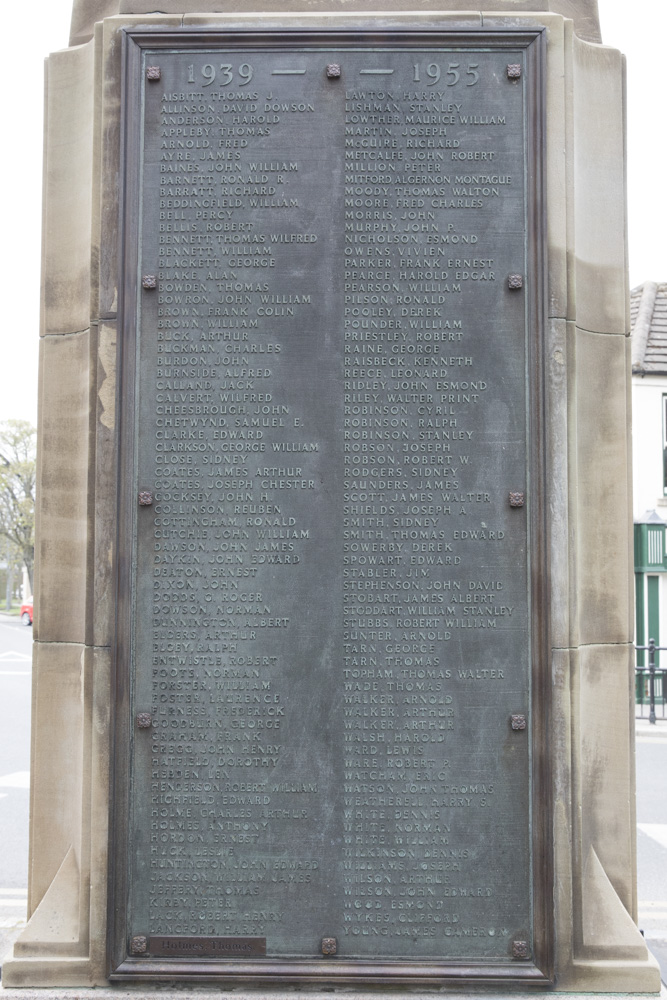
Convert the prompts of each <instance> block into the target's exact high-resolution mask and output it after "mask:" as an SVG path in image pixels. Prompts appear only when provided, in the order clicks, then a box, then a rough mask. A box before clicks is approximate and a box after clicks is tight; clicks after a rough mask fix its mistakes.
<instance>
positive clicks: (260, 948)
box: [148, 936, 266, 958]
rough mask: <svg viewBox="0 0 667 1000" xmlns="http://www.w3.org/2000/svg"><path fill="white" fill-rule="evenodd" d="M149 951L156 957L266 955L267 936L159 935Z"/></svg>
mask: <svg viewBox="0 0 667 1000" xmlns="http://www.w3.org/2000/svg"><path fill="white" fill-rule="evenodd" d="M148 952H149V954H150V955H152V956H153V957H154V958H252V957H254V956H255V955H266V938H258V937H255V938H253V937H248V938H244V937H169V936H167V937H164V936H157V937H152V938H150V939H149V941H148Z"/></svg>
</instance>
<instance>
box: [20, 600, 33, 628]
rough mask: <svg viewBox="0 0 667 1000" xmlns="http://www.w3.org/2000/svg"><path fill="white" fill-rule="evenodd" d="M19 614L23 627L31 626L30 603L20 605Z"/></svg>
mask: <svg viewBox="0 0 667 1000" xmlns="http://www.w3.org/2000/svg"><path fill="white" fill-rule="evenodd" d="M19 614H20V616H21V621H22V622H23V624H24V625H32V601H26V602H25V604H22V605H21V610H20V612H19Z"/></svg>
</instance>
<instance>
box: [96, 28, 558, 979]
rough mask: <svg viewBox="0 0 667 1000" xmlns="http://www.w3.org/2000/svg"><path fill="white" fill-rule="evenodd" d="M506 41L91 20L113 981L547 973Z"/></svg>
mask: <svg viewBox="0 0 667 1000" xmlns="http://www.w3.org/2000/svg"><path fill="white" fill-rule="evenodd" d="M269 27H270V26H269ZM542 46H543V37H542V34H541V32H540V31H538V30H536V31H529V32H528V31H512V30H507V31H500V32H470V31H467V32H456V31H448V32H446V33H445V32H443V31H441V30H438V28H437V26H435V25H432V26H429V25H425V24H423V23H420V24H419V25H411V26H410V27H409V29H406V28H405V26H403V27H401V28H400V30H399V29H398V27H397V25H396V23H394V22H392V21H391V20H390V19H389V20H387V21H385V22H374V23H373V24H372V25H370V24H369V25H367V26H366V27H365V28H364V26H363V25H362V26H361V27H359V28H358V29H357V30H355V31H330V32H326V31H320V32H308V31H305V30H301V31H291V32H281V31H279V30H277V29H276V30H275V31H272V30H268V29H266V28H265V29H264V30H262V31H261V32H260V31H253V30H251V29H250V28H248V27H245V28H239V29H238V30H235V31H227V32H226V33H224V34H223V33H219V34H216V33H210V32H209V33H206V34H203V33H201V32H196V31H189V32H188V31H185V30H184V31H180V32H178V31H174V32H171V31H169V32H156V31H152V32H141V31H135V32H128V33H127V43H126V60H125V73H126V89H125V96H124V112H125V148H126V163H125V168H124V170H125V174H124V176H125V220H126V223H125V263H124V273H123V282H122V283H123V290H124V291H123V295H124V298H123V303H122V314H123V337H122V394H121V399H122V412H123V420H124V429H123V439H122V449H121V452H122V475H123V483H124V486H123V498H122V504H121V514H120V518H119V523H120V536H119V594H120V602H121V604H120V615H119V632H118V641H117V663H116V674H117V685H118V698H117V729H116V731H117V760H118V776H117V785H116V803H117V804H116V816H117V819H116V827H115V841H114V849H115V855H114V856H115V859H116V860H115V866H116V867H115V873H114V878H115V883H116V893H115V899H114V902H113V907H114V910H113V912H114V915H115V916H114V919H115V921H116V931H117V933H116V945H115V949H114V952H113V955H112V967H113V970H114V973H113V975H114V977H115V978H123V977H125V978H127V977H128V976H140V975H146V976H151V975H154V976H155V975H158V976H167V975H168V976H169V977H171V978H178V977H195V976H197V975H199V974H204V975H206V976H209V977H210V976H211V975H213V976H219V977H220V978H221V979H222V980H224V978H225V976H227V977H232V976H234V977H237V978H238V977H241V978H244V977H245V978H247V979H248V980H250V981H252V980H253V979H255V980H257V979H259V980H261V981H262V982H264V981H267V980H270V979H271V978H272V977H274V976H275V977H279V978H280V980H281V981H283V982H297V983H298V982H304V981H307V982H322V981H328V980H334V981H336V980H339V981H342V980H345V981H349V982H354V981H361V980H364V981H371V982H388V981H394V982H429V983H433V982H439V981H443V982H444V981H446V980H448V979H456V978H458V979H470V978H473V979H475V980H480V981H484V979H489V980H491V979H494V980H497V979H498V977H505V978H506V979H508V980H512V979H517V980H521V981H531V980H532V981H535V982H544V981H545V977H546V976H547V975H548V964H549V960H548V940H549V932H548V920H547V918H546V916H545V914H546V913H547V912H548V892H547V891H546V890H545V889H544V885H545V884H547V883H548V877H545V875H544V872H543V871H542V870H541V869H539V865H538V868H536V858H538V861H539V853H540V845H541V843H542V841H541V840H540V838H541V837H542V836H543V831H544V830H545V829H546V825H545V816H546V815H547V812H546V811H545V810H546V806H545V796H546V793H545V790H544V783H543V782H544V777H545V771H544V763H543V759H542V756H541V752H540V749H539V748H540V740H541V739H542V736H541V734H542V731H543V725H542V714H541V708H540V705H541V702H540V698H541V688H540V672H541V669H543V667H541V662H542V661H541V657H542V651H543V639H542V635H543V623H542V620H541V617H540V615H541V609H540V601H539V595H540V588H541V587H542V586H543V584H544V553H543V552H542V549H541V545H542V541H541V539H542V533H541V531H540V525H541V517H542V513H541V511H542V507H541V491H542V480H541V467H540V459H539V456H540V454H541V452H542V449H543V442H542V441H541V423H540V412H541V405H542V403H541V377H542V376H541V370H542V368H541V339H542V331H543V318H542V300H541V295H542V283H543V277H542V266H543V265H542V256H541V240H542V237H541V228H540V227H541V208H540V206H541V201H540V195H541V169H542V147H541V142H542V136H541V110H542V80H541V66H542V61H541V60H542V57H541V52H542ZM516 66H519V67H520V70H521V71H520V72H519V73H518V74H517V73H516V72H510V69H511V68H512V67H516ZM146 276H149V277H151V278H152V279H153V281H152V282H147V280H146ZM148 493H150V495H151V496H152V503H151V504H143V505H142V503H141V500H139V502H137V496H139V497H141V496H142V495H144V494H148ZM517 497H520V498H521V502H520V503H519V502H518V501H517V500H516V498H517ZM140 715H145V716H146V718H148V719H149V720H151V724H150V725H147V726H146V727H144V728H140V727H139V726H137V725H136V724H135V723H134V720H135V719H137V718H138V717H139V716H140ZM519 718H523V719H524V724H523V725H522V726H518V725H517V724H516V722H515V720H516V719H519ZM526 720H527V722H526ZM538 786H540V787H541V792H540V794H539V796H538V798H537V799H536V800H535V799H534V795H535V792H536V790H537V789H538ZM538 869H539V872H538ZM137 936H145V937H147V938H148V939H149V944H148V948H147V949H146V951H145V952H144V953H143V954H136V953H135V954H132V955H130V956H128V955H127V953H126V950H125V949H126V942H127V941H128V940H132V939H133V938H135V937H137ZM334 939H335V941H336V947H335V949H334V951H333V952H332V951H331V949H329V951H328V952H327V951H326V950H325V956H326V957H323V955H322V951H323V948H322V942H323V940H326V941H329V940H334ZM517 941H520V942H521V944H522V945H523V946H524V947H523V949H522V951H521V954H519V953H518V951H517V948H516V942H517ZM259 942H261V946H260V944H259ZM157 958H159V959H160V961H159V962H156V959H157ZM165 970H166V971H165Z"/></svg>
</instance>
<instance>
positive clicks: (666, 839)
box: [0, 778, 667, 905]
mask: <svg viewBox="0 0 667 1000" xmlns="http://www.w3.org/2000/svg"><path fill="white" fill-rule="evenodd" d="M0 784H2V779H1V778H0ZM637 829H638V830H641V832H642V833H645V834H646V836H647V837H651V839H652V840H655V841H656V842H657V843H658V844H660V846H661V847H667V823H637ZM642 905H644V904H642Z"/></svg>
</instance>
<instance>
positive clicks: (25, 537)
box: [0, 420, 37, 591]
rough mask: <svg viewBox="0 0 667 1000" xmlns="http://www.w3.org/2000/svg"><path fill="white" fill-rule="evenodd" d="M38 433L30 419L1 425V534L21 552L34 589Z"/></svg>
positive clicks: (10, 421) (7, 421)
mask: <svg viewBox="0 0 667 1000" xmlns="http://www.w3.org/2000/svg"><path fill="white" fill-rule="evenodd" d="M36 444H37V431H36V430H35V428H34V427H33V426H32V424H30V423H28V421H27V420H6V421H4V423H0V535H3V536H4V537H5V538H6V539H8V540H9V541H10V542H11V543H12V544H13V545H14V546H15V547H16V549H17V550H18V552H19V554H20V557H21V559H22V560H23V562H24V563H25V566H26V569H27V571H28V578H29V580H30V590H31V591H32V587H33V566H34V563H35V479H36V473H37V467H36V461H35V451H36Z"/></svg>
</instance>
